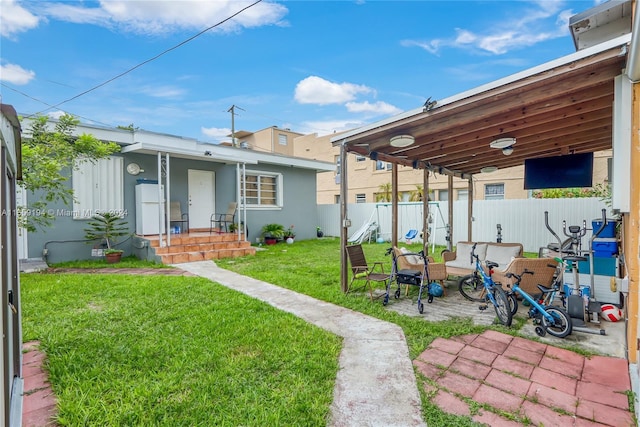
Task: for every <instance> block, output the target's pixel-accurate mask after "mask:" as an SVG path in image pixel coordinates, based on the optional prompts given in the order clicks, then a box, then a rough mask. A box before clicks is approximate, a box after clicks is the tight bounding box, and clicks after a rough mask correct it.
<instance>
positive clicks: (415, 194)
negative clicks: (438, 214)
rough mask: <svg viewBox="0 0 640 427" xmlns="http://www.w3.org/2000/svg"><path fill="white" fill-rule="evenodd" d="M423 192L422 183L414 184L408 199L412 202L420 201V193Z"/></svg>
mask: <svg viewBox="0 0 640 427" xmlns="http://www.w3.org/2000/svg"><path fill="white" fill-rule="evenodd" d="M423 194H424V191H423V188H422V185H420V184H416V189H415V190H412V191H411V193H410V195H409V200H410V201H412V202H420V201H422V195H423Z"/></svg>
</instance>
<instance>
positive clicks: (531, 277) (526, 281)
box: [493, 258, 558, 295]
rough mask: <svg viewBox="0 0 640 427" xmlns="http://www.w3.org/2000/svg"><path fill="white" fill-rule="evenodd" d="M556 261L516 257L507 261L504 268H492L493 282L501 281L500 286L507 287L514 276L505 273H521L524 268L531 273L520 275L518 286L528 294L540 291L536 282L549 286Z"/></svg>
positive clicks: (513, 279)
mask: <svg viewBox="0 0 640 427" xmlns="http://www.w3.org/2000/svg"><path fill="white" fill-rule="evenodd" d="M557 266H558V262H557V261H556V260H554V259H553V258H516V259H514V260H513V261H511V262H510V263H509V265H508V266H507V268H506V269H504V270H494V271H493V280H494V282H497V283H501V284H502V287H503V288H505V289H507V285H512V284H513V283H514V282H515V278H513V277H511V278H507V276H506V274H507V273H516V274H518V275H521V274H522V272H523V271H524V270H525V269H526V270H529V271H532V272H533V274H524V275H522V281H521V282H520V288H522V290H524V291H525V292H526V293H528V294H530V295H535V294H538V293H540V291H539V290H538V286H537V285H538V284H540V285H544V286H551V283H552V281H553V275H554V274H555V272H556V268H557Z"/></svg>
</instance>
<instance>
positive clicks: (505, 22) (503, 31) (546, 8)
mask: <svg viewBox="0 0 640 427" xmlns="http://www.w3.org/2000/svg"><path fill="white" fill-rule="evenodd" d="M562 4H563V2H562V1H561V0H536V1H533V2H531V3H530V5H528V6H526V7H525V9H524V10H521V11H519V13H518V17H517V18H513V19H509V18H502V20H501V22H499V23H487V24H486V25H485V27H486V28H488V30H486V31H483V32H473V31H471V30H468V29H464V28H456V29H455V33H456V34H455V36H454V37H451V38H449V39H445V38H439V39H433V40H427V41H424V40H402V41H401V45H402V46H405V47H412V46H417V47H420V48H421V49H424V50H426V51H427V52H429V53H432V54H438V52H439V51H440V50H442V49H443V48H446V47H451V48H458V49H475V50H478V51H480V52H484V53H490V54H494V55H500V54H504V53H506V52H508V51H511V50H515V49H521V48H525V47H528V46H532V45H535V44H537V43H540V42H542V41H545V40H551V39H554V38H558V37H562V36H564V35H566V34H567V33H568V31H569V30H568V27H567V24H568V20H569V17H570V16H571V15H572V14H573V12H571V11H569V10H561V7H562ZM552 18H553V19H552Z"/></svg>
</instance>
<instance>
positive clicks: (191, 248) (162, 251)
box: [152, 240, 251, 255]
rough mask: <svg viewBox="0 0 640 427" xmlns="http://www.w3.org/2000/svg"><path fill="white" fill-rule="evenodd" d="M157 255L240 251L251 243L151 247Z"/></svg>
mask: <svg viewBox="0 0 640 427" xmlns="http://www.w3.org/2000/svg"><path fill="white" fill-rule="evenodd" d="M152 247H153V249H154V250H155V252H156V254H157V255H169V254H176V253H180V252H203V251H220V250H225V249H241V248H248V247H251V243H249V242H247V241H241V242H238V241H230V242H206V243H187V244H174V243H173V240H172V241H171V246H165V247H162V248H159V247H155V246H152Z"/></svg>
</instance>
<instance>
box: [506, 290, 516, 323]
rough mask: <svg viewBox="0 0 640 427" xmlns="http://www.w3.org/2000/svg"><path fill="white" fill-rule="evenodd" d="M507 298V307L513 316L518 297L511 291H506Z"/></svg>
mask: <svg viewBox="0 0 640 427" xmlns="http://www.w3.org/2000/svg"><path fill="white" fill-rule="evenodd" d="M506 294H507V299H508V300H509V308H510V309H511V316H512V317H513V316H515V315H516V313H517V312H518V299H517V298H516V294H515V292H513V291H509V292H507V293H506Z"/></svg>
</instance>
